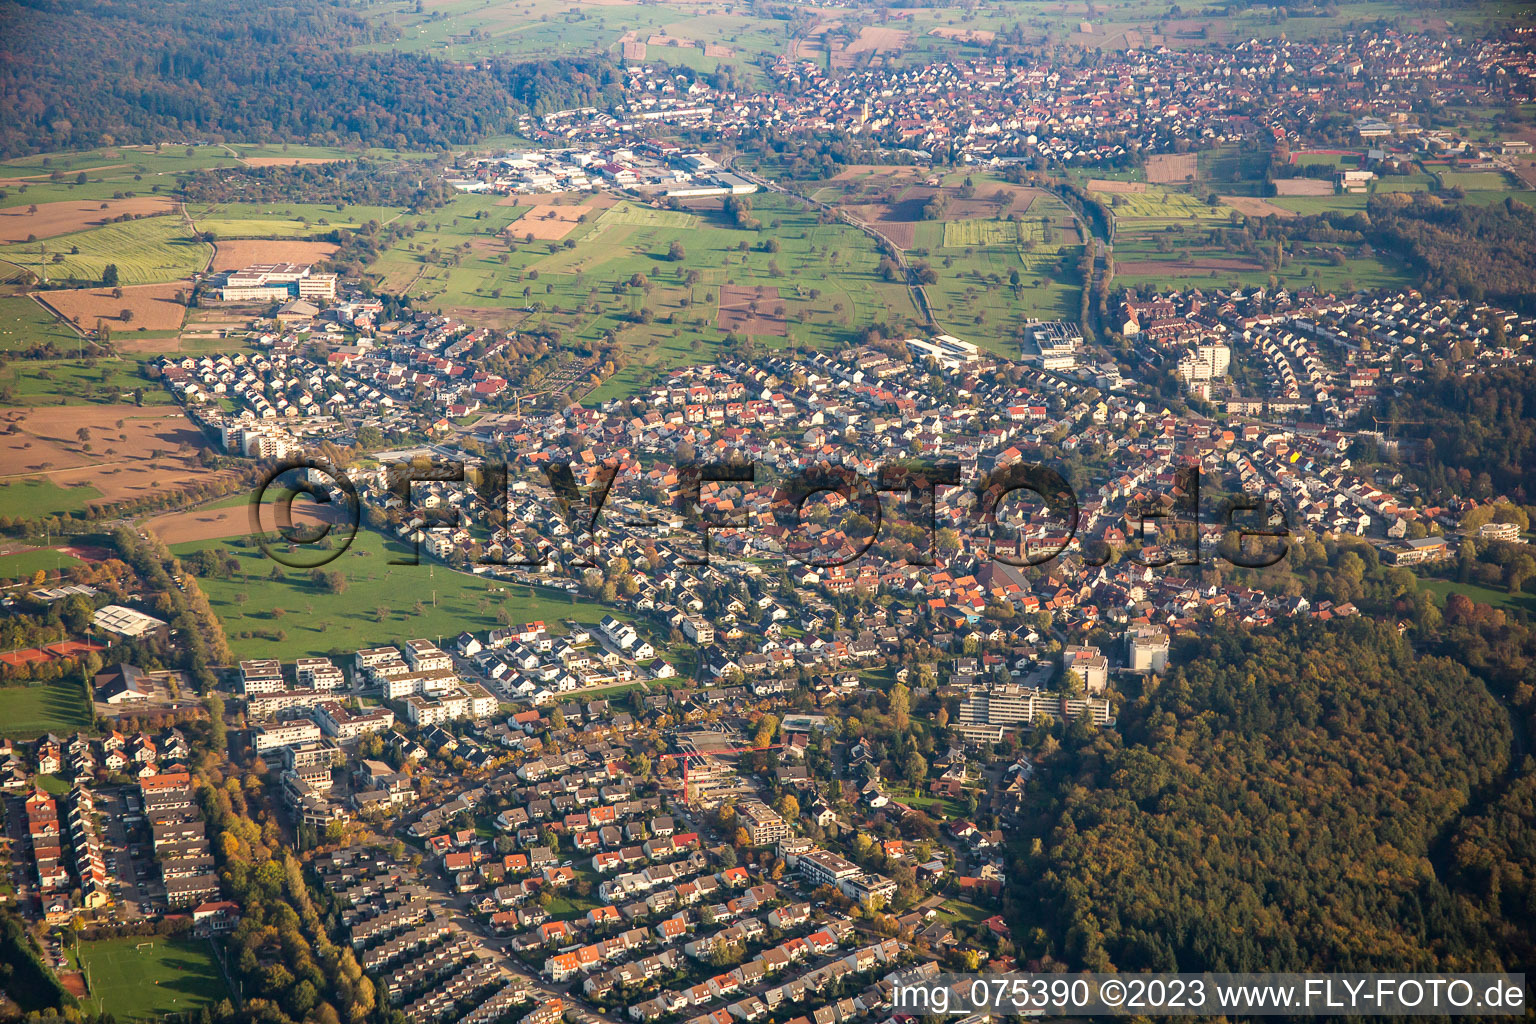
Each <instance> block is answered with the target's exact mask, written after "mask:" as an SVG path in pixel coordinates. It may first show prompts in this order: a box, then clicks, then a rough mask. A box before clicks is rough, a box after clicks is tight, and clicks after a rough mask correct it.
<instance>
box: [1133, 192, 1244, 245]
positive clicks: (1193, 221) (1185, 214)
mask: <svg viewBox="0 0 1536 1024" xmlns="http://www.w3.org/2000/svg"><path fill="white" fill-rule="evenodd" d="M1108 205H1109V208H1110V210H1111V211H1112V212H1113V213H1114V217H1115V237H1116V239H1120V238H1125V237H1127V236H1135V235H1139V234H1146V233H1149V232H1152V231H1160V230H1162V229H1163V228H1166V227H1169V226H1170V225H1199V224H1202V223H1207V224H1208V223H1211V222H1215V221H1223V220H1230V219H1231V217H1232V214H1233V210H1232V208H1231V207H1229V206H1226V205H1225V204H1223V203H1221V202H1220V201H1219V200H1218V202H1217V203H1216V205H1214V206H1212V205H1210V204H1209V203H1206V202H1203V201H1201V200H1200V199H1197V198H1196V197H1194V196H1192V195H1189V194H1188V193H1185V192H1175V191H1173V190H1171V189H1165V188H1156V187H1153V188H1149V189H1147V190H1146V191H1145V192H1131V193H1116V194H1114V195H1111V196H1110V197H1109V199H1108Z"/></svg>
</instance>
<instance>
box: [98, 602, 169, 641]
mask: <svg viewBox="0 0 1536 1024" xmlns="http://www.w3.org/2000/svg"><path fill="white" fill-rule="evenodd" d="M91 624H92V625H94V626H95V627H96V628H97V629H99V630H102V631H104V632H107V633H111V634H112V635H113V636H121V637H127V638H128V639H135V638H137V637H141V636H159V637H160V638H161V639H164V638H165V637H166V636H167V634H168V633H169V631H170V630H169V627H168V626H167V625H166V624H165V623H164V622H162V621H160V620H159V619H157V618H155V617H154V616H153V615H145V614H144V613H143V612H141V611H135V610H134V609H132V608H125V607H124V606H123V605H120V604H109V605H105V606H103V607H101V608H98V609H96V614H95V615H94V616H92V617H91Z"/></svg>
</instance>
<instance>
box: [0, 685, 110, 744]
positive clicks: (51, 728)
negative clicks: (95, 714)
mask: <svg viewBox="0 0 1536 1024" xmlns="http://www.w3.org/2000/svg"><path fill="white" fill-rule="evenodd" d="M90 728H91V706H90V704H89V702H88V701H87V700H86V698H85V684H83V683H81V682H80V681H79V680H78V679H75V680H70V679H59V680H55V681H53V682H51V683H38V684H37V685H36V686H6V687H0V736H10V737H14V738H27V737H31V736H41V735H42V734H43V733H45V732H54V733H66V732H75V731H77V730H81V729H84V730H86V731H89V730H90Z"/></svg>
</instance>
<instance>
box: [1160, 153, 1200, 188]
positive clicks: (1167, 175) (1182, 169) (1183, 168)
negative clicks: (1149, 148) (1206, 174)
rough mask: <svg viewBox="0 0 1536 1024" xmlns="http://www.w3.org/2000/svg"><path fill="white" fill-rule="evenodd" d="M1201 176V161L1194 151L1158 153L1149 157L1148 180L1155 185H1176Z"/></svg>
mask: <svg viewBox="0 0 1536 1024" xmlns="http://www.w3.org/2000/svg"><path fill="white" fill-rule="evenodd" d="M1199 177H1200V161H1199V159H1198V157H1197V156H1196V155H1195V154H1194V153H1158V154H1155V155H1153V156H1149V157H1147V180H1148V181H1150V182H1152V183H1153V184H1154V185H1175V184H1182V183H1183V182H1186V181H1195V180H1197V179H1198V178H1199Z"/></svg>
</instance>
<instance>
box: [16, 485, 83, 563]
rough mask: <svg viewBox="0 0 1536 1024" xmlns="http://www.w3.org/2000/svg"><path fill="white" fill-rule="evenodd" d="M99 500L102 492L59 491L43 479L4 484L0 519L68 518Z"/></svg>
mask: <svg viewBox="0 0 1536 1024" xmlns="http://www.w3.org/2000/svg"><path fill="white" fill-rule="evenodd" d="M100 497H101V492H100V491H98V490H97V489H96V488H94V487H60V486H59V485H58V484H56V483H54V482H53V481H52V480H49V479H48V478H47V477H42V476H37V477H28V478H26V479H24V480H6V481H5V483H4V484H3V485H0V515H7V516H12V517H15V516H22V517H25V518H35V517H38V516H50V515H53V516H62V515H68V514H69V513H71V512H80V511H83V510H84V509H85V507H86V506H87V505H89V504H90V503H91V502H93V501H96V500H97V499H99V498H100ZM0 575H8V574H5V573H0Z"/></svg>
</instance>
